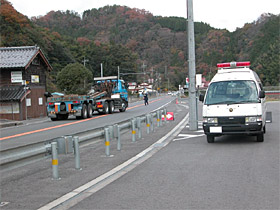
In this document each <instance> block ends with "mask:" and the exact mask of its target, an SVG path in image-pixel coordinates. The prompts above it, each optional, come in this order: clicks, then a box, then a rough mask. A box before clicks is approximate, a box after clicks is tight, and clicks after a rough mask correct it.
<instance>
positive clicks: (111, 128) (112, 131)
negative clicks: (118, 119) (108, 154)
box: [108, 125, 114, 140]
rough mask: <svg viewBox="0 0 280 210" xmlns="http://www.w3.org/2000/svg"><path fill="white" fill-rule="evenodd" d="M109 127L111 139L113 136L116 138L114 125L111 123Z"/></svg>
mask: <svg viewBox="0 0 280 210" xmlns="http://www.w3.org/2000/svg"><path fill="white" fill-rule="evenodd" d="M108 128H109V135H110V139H111V140H113V138H114V127H113V126H112V125H109V126H108Z"/></svg>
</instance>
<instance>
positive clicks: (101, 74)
mask: <svg viewBox="0 0 280 210" xmlns="http://www.w3.org/2000/svg"><path fill="white" fill-rule="evenodd" d="M100 76H101V77H103V64H102V63H101V72H100Z"/></svg>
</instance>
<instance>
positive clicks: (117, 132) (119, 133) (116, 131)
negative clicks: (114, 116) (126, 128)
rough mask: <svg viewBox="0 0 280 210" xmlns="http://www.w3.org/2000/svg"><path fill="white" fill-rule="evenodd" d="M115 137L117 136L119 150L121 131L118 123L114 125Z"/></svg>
mask: <svg viewBox="0 0 280 210" xmlns="http://www.w3.org/2000/svg"><path fill="white" fill-rule="evenodd" d="M114 138H117V150H118V151H120V150H121V146H122V145H121V132H120V126H119V125H118V124H115V125H114Z"/></svg>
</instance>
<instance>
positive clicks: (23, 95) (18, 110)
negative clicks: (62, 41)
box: [0, 46, 52, 120]
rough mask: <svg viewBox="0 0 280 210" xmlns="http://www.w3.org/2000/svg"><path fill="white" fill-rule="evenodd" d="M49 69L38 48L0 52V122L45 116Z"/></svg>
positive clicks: (22, 48)
mask: <svg viewBox="0 0 280 210" xmlns="http://www.w3.org/2000/svg"><path fill="white" fill-rule="evenodd" d="M51 70H52V67H51V65H50V63H49V62H48V60H47V58H46V57H45V55H44V53H43V52H42V50H41V49H40V48H39V47H37V46H23V47H1V48H0V118H1V119H9V120H26V119H30V118H38V117H43V116H46V114H47V112H46V98H45V96H44V93H45V92H46V88H47V87H46V73H47V72H48V71H51Z"/></svg>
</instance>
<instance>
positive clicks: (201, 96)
mask: <svg viewBox="0 0 280 210" xmlns="http://www.w3.org/2000/svg"><path fill="white" fill-rule="evenodd" d="M199 100H200V101H201V102H203V101H204V95H203V94H200V95H199Z"/></svg>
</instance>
